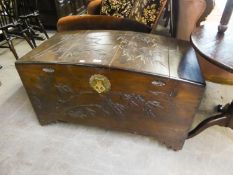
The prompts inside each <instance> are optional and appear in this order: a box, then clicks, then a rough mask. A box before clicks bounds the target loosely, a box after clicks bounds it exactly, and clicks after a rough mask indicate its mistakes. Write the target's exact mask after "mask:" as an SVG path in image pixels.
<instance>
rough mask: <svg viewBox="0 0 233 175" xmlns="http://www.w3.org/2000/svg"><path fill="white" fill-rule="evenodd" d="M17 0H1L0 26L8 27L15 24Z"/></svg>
mask: <svg viewBox="0 0 233 175" xmlns="http://www.w3.org/2000/svg"><path fill="white" fill-rule="evenodd" d="M14 2H15V1H14V0H1V1H0V27H1V28H3V27H6V26H8V25H10V24H13V23H14V21H15V13H16V12H15V3H14Z"/></svg>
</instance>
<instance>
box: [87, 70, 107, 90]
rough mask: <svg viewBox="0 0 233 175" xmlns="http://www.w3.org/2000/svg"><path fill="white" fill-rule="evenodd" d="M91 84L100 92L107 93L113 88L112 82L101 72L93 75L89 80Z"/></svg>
mask: <svg viewBox="0 0 233 175" xmlns="http://www.w3.org/2000/svg"><path fill="white" fill-rule="evenodd" d="M89 84H90V86H91V87H92V89H94V90H95V91H96V92H98V93H99V94H101V93H106V92H108V91H110V89H111V83H110V81H109V80H108V78H107V77H105V76H104V75H100V74H95V75H92V76H91V78H90V81H89Z"/></svg>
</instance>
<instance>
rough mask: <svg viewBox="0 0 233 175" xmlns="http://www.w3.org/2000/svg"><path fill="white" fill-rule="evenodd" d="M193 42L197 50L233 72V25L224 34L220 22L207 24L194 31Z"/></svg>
mask: <svg viewBox="0 0 233 175" xmlns="http://www.w3.org/2000/svg"><path fill="white" fill-rule="evenodd" d="M191 42H192V45H193V47H194V48H195V50H196V51H197V52H198V53H199V54H200V55H201V56H203V57H204V58H205V59H206V60H208V61H209V62H211V63H212V64H214V65H215V66H217V67H219V68H221V69H223V70H225V71H228V72H230V73H233V25H229V28H228V30H227V31H226V32H225V33H224V34H220V33H218V24H217V23H214V24H206V25H205V26H202V27H200V28H198V29H197V30H196V31H194V32H193V34H192V36H191Z"/></svg>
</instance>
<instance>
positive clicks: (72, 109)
mask: <svg viewBox="0 0 233 175" xmlns="http://www.w3.org/2000/svg"><path fill="white" fill-rule="evenodd" d="M16 67H17V70H18V72H19V75H20V77H21V79H22V82H23V84H24V87H25V89H26V91H27V93H28V96H29V98H30V100H31V103H32V105H33V107H34V110H35V112H36V114H37V116H38V119H39V121H40V123H41V124H42V125H43V124H48V123H50V122H55V121H65V122H72V123H80V124H84V125H92V126H98V127H103V128H107V129H114V130H120V131H127V132H132V133H138V134H141V135H146V136H152V137H155V138H157V139H158V140H159V141H161V142H162V143H165V144H166V145H167V146H168V147H171V148H172V149H174V150H178V149H181V148H182V146H183V144H184V141H185V139H186V138H187V134H188V131H189V129H190V127H191V124H192V122H193V118H194V115H195V112H196V110H197V109H198V106H199V103H200V101H201V99H202V95H203V92H204V87H205V82H204V80H203V78H202V75H201V72H200V69H199V65H198V63H197V60H196V56H195V54H194V52H193V49H192V48H190V45H189V44H188V43H187V42H185V41H177V40H174V39H170V38H165V37H161V36H156V35H150V34H142V33H136V32H124V31H75V32H67V33H59V34H56V35H55V36H54V37H52V38H51V39H49V40H48V41H46V42H44V43H43V44H42V45H40V46H39V47H38V48H36V49H34V50H33V51H31V52H30V53H28V54H27V55H25V56H24V57H23V58H22V59H20V60H18V61H17V62H16Z"/></svg>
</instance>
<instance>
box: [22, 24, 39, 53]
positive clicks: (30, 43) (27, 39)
mask: <svg viewBox="0 0 233 175" xmlns="http://www.w3.org/2000/svg"><path fill="white" fill-rule="evenodd" d="M19 30H20V31H23V28H22V27H21V26H19ZM28 34H29V31H28V29H25V31H23V32H22V36H23V38H24V39H25V40H26V41H27V42H28V44H29V45H30V47H31V48H32V49H34V48H35V47H36V46H34V43H32V42H31V41H30V39H29V37H28Z"/></svg>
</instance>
